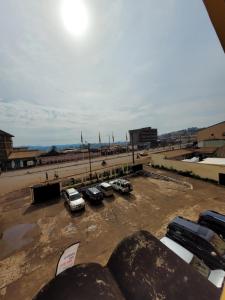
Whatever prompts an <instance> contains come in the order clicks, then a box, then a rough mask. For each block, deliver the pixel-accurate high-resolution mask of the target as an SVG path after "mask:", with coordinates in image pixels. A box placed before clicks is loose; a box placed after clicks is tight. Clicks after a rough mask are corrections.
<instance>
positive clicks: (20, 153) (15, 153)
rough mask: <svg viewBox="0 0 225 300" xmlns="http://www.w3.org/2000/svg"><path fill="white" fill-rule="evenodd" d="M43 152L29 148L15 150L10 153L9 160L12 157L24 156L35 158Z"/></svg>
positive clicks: (21, 157)
mask: <svg viewBox="0 0 225 300" xmlns="http://www.w3.org/2000/svg"><path fill="white" fill-rule="evenodd" d="M42 153H43V152H42V151H38V150H27V151H13V152H11V153H10V155H9V158H8V159H9V160H12V159H23V158H33V157H37V156H40V155H41V154H42Z"/></svg>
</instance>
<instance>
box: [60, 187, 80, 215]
mask: <svg viewBox="0 0 225 300" xmlns="http://www.w3.org/2000/svg"><path fill="white" fill-rule="evenodd" d="M63 196H64V199H65V200H66V202H67V204H68V205H69V208H70V210H71V211H77V210H81V209H85V201H84V199H83V198H82V196H81V194H80V193H79V192H78V191H77V190H75V189H74V188H70V189H67V190H65V191H64V192H63Z"/></svg>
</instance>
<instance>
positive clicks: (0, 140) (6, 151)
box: [0, 130, 13, 168]
mask: <svg viewBox="0 0 225 300" xmlns="http://www.w3.org/2000/svg"><path fill="white" fill-rule="evenodd" d="M12 138H13V135H12V134H10V133H7V132H5V131H3V130H0V168H4V167H5V165H6V163H7V161H8V158H9V155H10V153H11V152H12V151H13V141H12Z"/></svg>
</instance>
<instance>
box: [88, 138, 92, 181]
mask: <svg viewBox="0 0 225 300" xmlns="http://www.w3.org/2000/svg"><path fill="white" fill-rule="evenodd" d="M88 158H89V167H90V179H91V180H92V171H91V145H90V143H88Z"/></svg>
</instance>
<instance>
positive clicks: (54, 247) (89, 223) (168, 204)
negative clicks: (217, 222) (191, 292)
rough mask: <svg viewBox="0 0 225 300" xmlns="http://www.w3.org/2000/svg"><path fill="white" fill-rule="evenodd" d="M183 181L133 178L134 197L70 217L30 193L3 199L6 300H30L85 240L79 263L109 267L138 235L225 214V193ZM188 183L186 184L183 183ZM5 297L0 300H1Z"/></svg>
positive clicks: (0, 256)
mask: <svg viewBox="0 0 225 300" xmlns="http://www.w3.org/2000/svg"><path fill="white" fill-rule="evenodd" d="M147 170H148V171H152V172H155V173H160V174H164V175H167V176H169V177H173V178H174V177H175V178H176V179H177V180H178V181H180V182H173V181H170V180H162V179H156V178H152V177H143V176H139V177H133V178H130V181H131V182H132V184H133V187H134V190H133V192H132V193H131V194H130V195H120V194H118V193H114V197H110V198H105V199H104V201H103V204H102V205H99V206H91V205H90V204H89V203H88V202H87V204H86V210H85V211H83V212H79V213H70V212H69V210H68V209H67V207H66V206H65V204H64V201H62V200H59V201H58V202H53V203H48V204H38V205H31V203H30V202H31V200H30V195H29V191H28V190H22V191H20V192H13V193H10V194H7V195H5V196H2V197H1V198H0V228H1V234H2V236H1V237H3V239H1V240H0V248H1V251H0V269H1V275H0V288H1V289H0V292H1V293H0V295H1V297H2V298H3V299H15V298H16V299H18V300H20V299H31V298H32V297H33V296H34V295H35V294H36V293H37V291H38V290H39V289H40V288H41V287H42V286H43V285H44V284H45V283H46V282H48V281H49V280H50V279H51V278H52V277H53V276H54V274H55V268H56V264H57V261H58V259H59V256H60V254H61V252H62V251H63V249H65V248H66V247H67V246H69V245H70V244H72V243H74V242H76V241H80V246H79V249H78V253H77V258H76V263H83V262H91V261H92V262H99V263H101V264H103V265H104V264H105V263H106V262H107V260H108V258H109V256H110V254H111V252H112V251H113V249H114V247H115V246H116V245H117V243H118V242H119V241H120V240H121V239H122V238H123V237H125V236H127V235H129V234H131V233H133V232H135V231H136V230H140V229H145V230H148V231H150V232H151V233H153V234H154V235H156V236H157V237H162V236H163V235H164V234H165V232H166V226H167V224H168V222H169V221H171V220H172V219H173V218H174V217H175V216H177V215H181V216H184V217H187V218H190V219H192V220H195V219H197V217H198V214H199V212H201V211H203V210H205V209H213V210H217V211H220V212H221V213H225V202H224V191H225V189H224V188H223V187H220V186H216V185H213V184H210V183H206V182H203V181H200V180H194V179H190V178H186V177H182V176H180V175H175V174H174V173H169V172H165V171H156V170H154V169H151V168H149V167H147ZM183 181H186V182H189V183H190V185H189V186H188V185H184V184H183V183H182V182H183ZM1 297H0V298H1Z"/></svg>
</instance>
